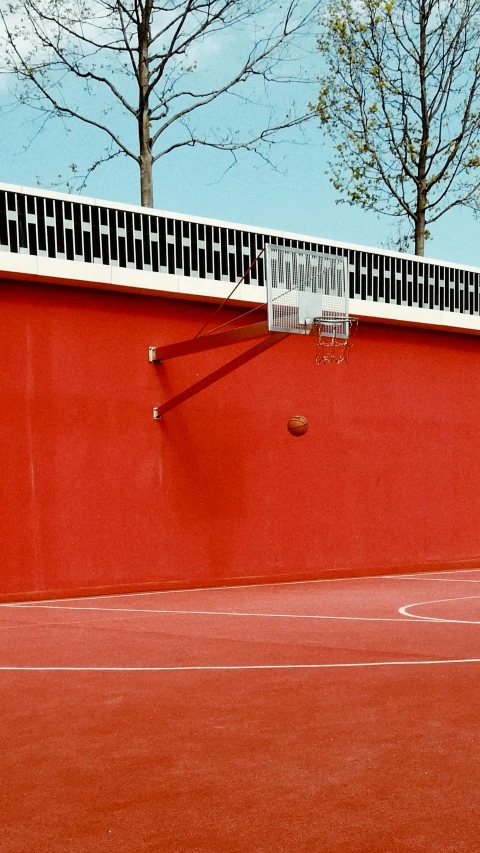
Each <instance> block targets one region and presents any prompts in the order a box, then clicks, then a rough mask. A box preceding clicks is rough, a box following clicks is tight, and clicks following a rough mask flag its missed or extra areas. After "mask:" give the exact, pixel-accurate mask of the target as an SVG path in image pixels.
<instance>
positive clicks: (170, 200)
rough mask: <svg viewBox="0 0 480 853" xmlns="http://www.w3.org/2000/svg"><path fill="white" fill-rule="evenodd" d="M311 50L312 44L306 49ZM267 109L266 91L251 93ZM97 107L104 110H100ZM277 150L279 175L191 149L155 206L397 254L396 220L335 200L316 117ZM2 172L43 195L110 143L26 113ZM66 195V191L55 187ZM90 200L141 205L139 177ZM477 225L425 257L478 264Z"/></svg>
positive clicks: (226, 55) (247, 156)
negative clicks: (264, 102)
mask: <svg viewBox="0 0 480 853" xmlns="http://www.w3.org/2000/svg"><path fill="white" fill-rule="evenodd" d="M306 48H307V46H306ZM231 50H232V45H230V46H229V44H228V41H227V42H225V44H212V45H210V46H209V55H208V56H207V57H203V59H204V61H205V60H206V61H207V62H209V63H211V65H212V67H213V66H218V65H222V64H228V63H229V62H230V61H231V56H230V53H231ZM305 62H306V67H307V68H308V70H309V76H310V77H311V78H312V81H313V78H314V77H315V76H317V75H319V74H320V67H319V63H320V57H319V55H318V54H317V52H316V51H315V40H314V36H313V34H312V43H311V44H309V45H308V49H307V50H306V54H305ZM8 85H9V83H8V77H7V76H6V75H0V105H4V106H5V105H7V104H9V103H11V102H12V98H11V95H10V93H9V91H8ZM252 94H253V95H254V96H253V100H254V101H255V99H257V102H259V101H261V96H262V93H261V92H259V91H257V92H255V93H252ZM316 96H317V87H316V85H315V83H314V82H311V83H308V84H292V85H286V86H284V87H282V86H280V85H279V86H278V87H277V88H276V98H277V99H278V103H279V107H280V108H283V109H286V108H288V107H289V106H290V105H291V104H292V103H294V104H295V105H296V107H297V108H298V111H299V112H301V111H302V108H304V107H305V106H306V105H307V104H308V103H309V102H315V100H316ZM98 106H99V109H101V108H102V105H101V104H98ZM256 108H257V107H255V106H254V105H252V103H249V102H247V101H242V100H240V99H239V98H237V97H235V96H231V97H229V98H228V99H227V102H225V101H223V102H222V103H219V104H218V106H217V107H215V110H216V113H215V111H214V112H213V114H212V113H211V115H210V116H209V121H211V122H216V123H217V125H218V126H221V125H222V123H224V122H227V123H228V120H229V115H228V114H229V111H230V112H231V114H232V116H233V113H235V114H236V115H238V111H239V110H240V111H244V110H245V111H248V110H252V109H256ZM280 139H283V140H288V141H283V142H278V144H275V145H274V146H273V148H272V150H271V151H270V152H269V157H270V159H271V161H272V162H273V164H274V166H275V168H272V166H271V165H269V164H268V163H266V162H265V161H263V160H262V159H260V158H258V157H257V156H255V155H254V154H252V153H249V152H245V153H240V154H238V155H237V162H236V164H233V158H232V156H231V155H230V154H228V153H225V152H219V151H214V150H208V149H203V150H202V149H200V150H199V149H198V148H193V149H192V148H187V149H180V150H179V151H175V152H173V153H172V154H170V155H168V158H166V159H164V160H161V161H160V162H159V164H158V166H157V167H156V168H155V170H154V184H155V207H157V208H160V209H164V210H170V211H173V212H178V213H183V214H194V215H200V216H208V217H212V218H216V219H221V220H229V221H234V222H240V223H245V224H251V225H257V226H260V227H265V228H266V229H268V228H278V229H281V230H285V231H294V232H298V233H303V234H309V235H312V236H315V237H317V238H321V237H325V238H328V239H335V240H343V241H346V242H350V243H357V244H363V245H369V246H380V247H382V246H383V247H385V248H388V247H389V243H391V244H392V245H393V241H394V240H395V239H396V238H397V237H398V234H397V232H396V231H395V220H393V222H392V221H391V220H390V218H386V217H379V216H377V215H376V214H373V213H368V212H365V211H362V210H360V209H358V208H352V207H349V206H348V205H345V204H336V203H335V199H336V197H337V196H336V193H335V190H334V189H333V187H332V186H331V184H330V182H329V180H328V178H327V175H326V174H325V171H326V169H327V162H328V160H329V159H331V155H332V148H331V145H332V143H331V142H330V141H329V140H328V139H326V138H325V137H324V136H323V134H322V130H321V128H320V125H319V122H318V121H317V120H316V119H313V120H312V121H310V122H308V123H307V124H306V125H305V126H304V128H303V130H302V131H301V132H300V131H298V130H297V131H292V132H284V133H282V134H281V137H280ZM0 140H1V148H2V168H1V169H0V180H1V181H3V182H6V183H12V184H20V185H24V186H31V187H35V186H36V185H37V179H39V180H40V182H41V185H42V186H44V187H52V188H55V186H53V185H54V184H55V183H56V181H57V176H58V175H62V177H63V178H64V179H68V177H69V175H70V174H71V173H70V172H69V164H71V163H75V164H76V165H77V167H78V171H79V173H80V174H81V173H82V171H85V170H86V168H87V167H88V165H89V164H90V162H91V161H92V160H93V159H94V158H95V156H96V155H97V154H99V153H101V151H102V150H103V148H104V146H105V143H104V140H103V139H102V138H101V135H100V134H98V135H97V134H96V133H95V131H93V130H92V129H91V128H88V127H86V126H81V125H79V124H78V123H75V124H74V123H70V124H69V125H63V124H62V122H61V121H60V120H55V121H51V122H49V123H47V125H46V126H45V128H44V130H43V131H42V132H39V130H38V125H36V124H34V123H33V122H32V114H31V113H30V112H29V111H28V110H27V109H24V108H22V107H20V108H16V109H13V110H12V111H8V110H7V111H6V112H5V111H4V112H3V113H2V114H0ZM57 188H58V189H59V190H61V191H64V192H65V191H66V187H65V185H63V184H59V186H58V187H57ZM84 194H85V195H88V196H93V197H99V198H104V199H106V200H112V201H117V202H120V203H121V202H126V203H132V204H137V203H138V201H139V193H138V169H137V168H136V166H135V163H133V162H129V161H128V160H127V159H126V158H119V159H116V160H113V161H112V162H111V163H109V164H106V165H105V166H103V167H101V168H99V169H98V170H97V171H95V172H94V173H93V175H92V176H91V178H90V180H89V182H88V185H87V187H86V189H85V190H84ZM479 227H480V223H478V222H477V221H476V220H475V218H474V217H473V215H472V213H471V212H469V211H462V210H454V211H452V213H451V214H447V215H446V216H445V217H444V218H443V219H441V220H440V221H439V222H438V223H436V224H435V226H434V227H433V228H432V239H431V240H429V241H428V242H427V244H426V247H425V256H426V257H435V258H438V259H443V260H449V261H453V262H459V263H466V264H471V265H474V266H480V245H479V242H480V241H479V238H478V234H479Z"/></svg>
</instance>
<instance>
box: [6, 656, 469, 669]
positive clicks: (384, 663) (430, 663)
mask: <svg viewBox="0 0 480 853" xmlns="http://www.w3.org/2000/svg"><path fill="white" fill-rule="evenodd" d="M449 663H480V658H458V659H456V658H454V659H451V660H390V661H370V662H367V663H286V664H252V665H246V666H241V665H240V666H228V665H226V666H208V665H207V666H0V672H204V671H218V672H223V671H227V672H228V671H231V670H260V669H360V668H365V667H375V666H437V665H441V664H449Z"/></svg>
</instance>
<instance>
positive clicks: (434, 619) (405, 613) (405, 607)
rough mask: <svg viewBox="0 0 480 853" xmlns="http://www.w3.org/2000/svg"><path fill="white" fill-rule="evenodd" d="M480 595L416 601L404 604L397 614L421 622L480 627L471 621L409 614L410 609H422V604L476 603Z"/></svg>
mask: <svg viewBox="0 0 480 853" xmlns="http://www.w3.org/2000/svg"><path fill="white" fill-rule="evenodd" d="M479 598H480V595H464V596H461V597H459V598H435V599H434V600H433V601H417V602H415V603H414V604H404V605H403V607H399V608H398V612H399V613H401V614H402V616H409V617H410V619H419V620H421V621H423V622H443V623H447V624H454V625H480V622H478V621H474V620H472V619H440V618H438V617H436V616H420V615H419V614H418V613H409V612H408V611H409V609H410V607H422V605H424V604H443V603H444V602H445V601H471V600H472V599H474V600H475V601H478V599H479Z"/></svg>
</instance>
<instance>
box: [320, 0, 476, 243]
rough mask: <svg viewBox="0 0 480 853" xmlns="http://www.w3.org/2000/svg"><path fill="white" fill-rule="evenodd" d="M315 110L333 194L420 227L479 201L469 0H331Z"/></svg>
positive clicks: (421, 239)
mask: <svg viewBox="0 0 480 853" xmlns="http://www.w3.org/2000/svg"><path fill="white" fill-rule="evenodd" d="M318 46H319V49H320V52H321V54H322V57H323V60H324V62H325V63H326V73H325V74H324V75H323V76H322V77H321V79H320V93H319V98H318V103H317V104H316V105H315V107H314V108H315V110H316V112H317V114H318V116H319V118H320V121H321V124H322V126H323V128H324V129H326V130H327V132H328V133H329V134H330V135H331V137H332V138H333V140H334V141H335V144H336V149H335V156H334V160H333V162H332V163H331V164H330V178H331V180H332V183H333V185H334V187H335V188H336V189H337V190H338V191H339V192H340V193H341V195H342V196H343V198H342V199H340V201H346V202H348V203H349V204H352V205H360V206H361V207H362V208H364V209H367V210H373V211H377V212H380V213H387V214H390V215H393V216H396V217H400V218H401V219H403V220H404V221H406V222H407V223H409V231H410V233H411V234H412V236H414V239H415V253H416V254H417V255H423V253H424V243H425V238H426V237H428V230H427V225H428V224H429V223H433V222H436V221H437V220H438V219H439V218H440V217H441V216H443V215H444V214H445V213H446V212H447V211H448V210H451V209H452V208H453V207H455V206H459V205H463V206H466V207H470V208H472V209H473V210H475V211H478V209H479V206H480V172H479V167H480V156H479V146H480V114H479V108H480V99H479V95H480V2H479V0H354V2H348V0H332V2H330V4H329V6H328V9H327V10H326V12H325V14H324V16H323V17H322V20H321V34H320V38H319V40H318Z"/></svg>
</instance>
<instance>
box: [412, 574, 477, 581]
mask: <svg viewBox="0 0 480 853" xmlns="http://www.w3.org/2000/svg"><path fill="white" fill-rule="evenodd" d="M398 580H407V581H421V580H424V581H433V582H434V583H435V581H436V582H437V583H480V580H478V581H475V580H473V579H472V578H468V579H467V580H463V578H453V579H452V578H431V577H422V576H421V575H411V576H410V575H399V577H398Z"/></svg>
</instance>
